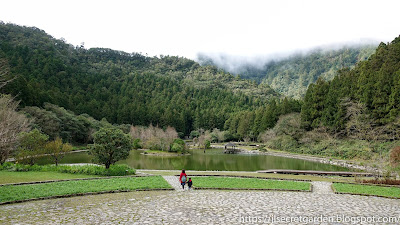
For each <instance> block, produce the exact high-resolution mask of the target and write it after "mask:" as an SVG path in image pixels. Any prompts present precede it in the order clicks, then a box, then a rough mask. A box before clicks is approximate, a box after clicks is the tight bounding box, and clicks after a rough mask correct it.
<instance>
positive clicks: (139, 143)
mask: <svg viewBox="0 0 400 225" xmlns="http://www.w3.org/2000/svg"><path fill="white" fill-rule="evenodd" d="M139 148H142V141H141V140H140V139H139V138H136V139H135V140H134V141H133V149H139Z"/></svg>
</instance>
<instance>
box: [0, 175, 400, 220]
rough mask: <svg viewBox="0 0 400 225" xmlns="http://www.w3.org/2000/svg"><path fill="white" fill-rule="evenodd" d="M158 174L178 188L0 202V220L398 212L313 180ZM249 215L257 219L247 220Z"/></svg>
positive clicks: (397, 206) (399, 206) (381, 201)
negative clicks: (278, 182)
mask: <svg viewBox="0 0 400 225" xmlns="http://www.w3.org/2000/svg"><path fill="white" fill-rule="evenodd" d="M164 178H165V179H166V180H167V181H168V182H171V185H172V184H173V186H174V188H176V189H177V190H179V191H172V192H171V191H148V192H128V193H115V194H102V195H91V196H79V197H72V198H65V199H50V200H42V201H33V202H25V203H19V204H12V205H2V206H0V224H60V223H62V224H119V223H120V224H244V223H246V224H271V223H272V222H271V221H270V220H268V219H271V218H274V217H276V218H277V217H299V216H302V217H320V216H325V217H337V216H339V217H343V216H345V217H355V216H364V217H367V216H370V217H372V216H375V217H377V216H381V217H389V216H390V217H398V216H399V215H400V201H399V200H396V199H387V198H379V197H367V196H355V195H354V196H353V195H336V194H333V192H332V190H331V189H330V183H328V182H313V183H312V184H313V187H314V188H313V192H312V193H309V192H274V191H271V192H268V191H266V192H263V191H214V190H194V191H182V189H181V187H180V185H179V181H178V178H177V177H174V176H170V177H169V176H166V177H164ZM253 219H262V221H256V222H255V223H253V222H254V221H252V220H253ZM243 222H244V223H243ZM375 223H378V222H375ZM277 224H284V223H277ZM292 224H301V223H300V222H292ZM310 224H343V223H340V222H339V223H334V222H329V223H323V222H317V223H310ZM357 224H358V223H357ZM368 224H370V223H368ZM386 224H389V222H386Z"/></svg>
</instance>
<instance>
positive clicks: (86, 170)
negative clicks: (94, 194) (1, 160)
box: [0, 163, 136, 176]
mask: <svg viewBox="0 0 400 225" xmlns="http://www.w3.org/2000/svg"><path fill="white" fill-rule="evenodd" d="M0 169H1V170H8V171H16V172H26V171H39V172H49V171H53V172H59V173H71V174H87V175H101V176H125V175H133V174H135V173H136V171H135V170H134V169H132V168H130V167H129V166H128V165H125V164H117V165H111V166H110V168H109V169H106V168H105V167H103V166H97V165H84V166H70V165H59V166H54V165H44V166H39V165H33V166H31V165H23V164H13V163H7V164H6V163H5V164H3V165H2V166H1V167H0Z"/></svg>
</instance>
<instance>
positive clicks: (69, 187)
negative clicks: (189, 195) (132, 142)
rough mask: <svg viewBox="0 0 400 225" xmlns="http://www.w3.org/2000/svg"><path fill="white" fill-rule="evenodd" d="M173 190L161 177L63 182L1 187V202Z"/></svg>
mask: <svg viewBox="0 0 400 225" xmlns="http://www.w3.org/2000/svg"><path fill="white" fill-rule="evenodd" d="M156 188H171V186H170V185H169V184H168V183H167V181H165V180H164V179H163V178H162V177H161V176H152V177H123V178H111V179H100V180H79V181H61V182H55V183H45V184H29V185H10V186H2V187H0V202H8V201H16V200H24V199H31V198H41V197H50V196H60V195H70V194H78V193H87V192H102V191H113V190H137V189H156Z"/></svg>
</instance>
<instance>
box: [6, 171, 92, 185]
mask: <svg viewBox="0 0 400 225" xmlns="http://www.w3.org/2000/svg"><path fill="white" fill-rule="evenodd" d="M90 177H99V176H97V175H86V174H69V173H58V172H36V171H28V172H10V171H1V170H0V184H9V183H21V182H34V181H45V180H68V179H77V178H90Z"/></svg>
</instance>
